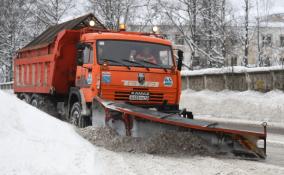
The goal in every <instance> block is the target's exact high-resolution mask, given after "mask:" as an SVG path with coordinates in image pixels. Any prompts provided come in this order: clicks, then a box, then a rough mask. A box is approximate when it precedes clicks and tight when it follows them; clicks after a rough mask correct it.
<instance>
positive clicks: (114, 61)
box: [103, 58, 131, 70]
mask: <svg viewBox="0 0 284 175" xmlns="http://www.w3.org/2000/svg"><path fill="white" fill-rule="evenodd" d="M103 61H110V62H113V63H118V64H122V65H123V66H125V67H127V68H128V69H129V70H130V69H131V68H130V66H128V65H126V64H124V63H123V62H120V61H117V60H112V59H107V58H104V59H103Z"/></svg>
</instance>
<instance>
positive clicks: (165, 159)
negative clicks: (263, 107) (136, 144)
mask: <svg viewBox="0 0 284 175" xmlns="http://www.w3.org/2000/svg"><path fill="white" fill-rule="evenodd" d="M0 104H1V105H0V172H1V173H0V174H4V175H10V174H13V175H14V174H16V175H38V174H44V175H45V174H46V175H50V174H51V175H53V174H54V175H57V174H58V175H61V174H68V175H73V174H74V175H83V174H92V175H95V174H107V175H112V174H113V175H117V174H122V175H123V174H125V175H136V174H139V175H140V174H142V175H143V174H157V175H159V174H163V175H167V174H169V175H170V174H171V175H172V174H178V175H181V174H193V175H201V174H209V175H210V174H212V175H213V174H221V175H229V174H230V175H240V174H242V175H243V174H263V175H269V174H271V175H272V174H273V175H275V174H279V175H280V174H284V165H280V166H275V165H271V164H270V163H269V162H265V161H264V162H257V161H245V160H236V159H217V158H213V157H200V156H193V157H192V156H181V157H176V156H159V155H149V154H133V153H123V152H112V151H108V150H106V149H104V148H101V147H95V146H93V145H91V144H90V143H89V142H87V141H86V140H84V139H83V138H81V137H80V136H79V135H78V134H77V133H76V131H75V130H74V127H72V126H71V125H69V124H68V123H65V122H62V121H60V120H57V119H55V118H53V117H51V116H49V115H47V114H45V113H43V112H41V111H39V110H37V109H35V108H33V107H32V106H29V105H27V104H25V103H24V102H22V101H20V100H18V99H17V98H16V97H15V96H14V95H11V94H7V93H5V92H3V91H0Z"/></svg>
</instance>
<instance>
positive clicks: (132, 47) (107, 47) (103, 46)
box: [97, 40, 173, 68]
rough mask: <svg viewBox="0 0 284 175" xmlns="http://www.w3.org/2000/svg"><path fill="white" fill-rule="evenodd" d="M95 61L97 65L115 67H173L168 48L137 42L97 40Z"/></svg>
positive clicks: (170, 52)
mask: <svg viewBox="0 0 284 175" xmlns="http://www.w3.org/2000/svg"><path fill="white" fill-rule="evenodd" d="M97 59H98V63H99V64H103V63H104V61H107V62H108V64H109V65H115V66H117V65H119V66H120V65H121V66H125V65H127V66H136V67H150V68H171V67H172V66H173V58H172V51H171V47H170V46H166V45H162V44H155V43H148V42H139V41H120V40H99V41H97ZM109 60H113V61H109Z"/></svg>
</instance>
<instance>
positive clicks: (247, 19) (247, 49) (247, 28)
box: [243, 0, 249, 66]
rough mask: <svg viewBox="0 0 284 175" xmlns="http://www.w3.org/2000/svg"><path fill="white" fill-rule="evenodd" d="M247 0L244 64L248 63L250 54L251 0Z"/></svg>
mask: <svg viewBox="0 0 284 175" xmlns="http://www.w3.org/2000/svg"><path fill="white" fill-rule="evenodd" d="M244 1H245V55H244V59H243V64H244V66H247V65H248V54H249V36H248V35H249V26H248V25H249V17H248V16H249V0H244Z"/></svg>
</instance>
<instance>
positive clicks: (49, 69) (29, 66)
mask: <svg viewBox="0 0 284 175" xmlns="http://www.w3.org/2000/svg"><path fill="white" fill-rule="evenodd" d="M175 55H177V56H175ZM182 60H183V52H182V51H181V50H178V51H175V50H174V49H173V45H172V43H171V42H170V41H168V40H166V39H164V38H163V37H162V35H159V34H158V33H157V28H155V30H154V31H153V32H152V33H139V32H128V31H126V30H125V26H124V25H121V26H120V29H119V30H118V31H111V30H108V29H106V28H105V27H104V26H103V25H102V24H101V23H100V22H99V21H98V20H97V18H95V16H94V15H92V14H88V15H85V16H82V17H79V18H76V19H73V20H71V21H67V22H65V23H62V24H59V25H56V26H52V27H50V28H48V29H47V30H46V31H45V32H43V33H42V34H41V35H40V36H38V37H37V38H35V39H34V40H33V41H32V42H30V43H29V44H28V45H27V46H25V47H24V48H22V49H21V50H19V51H18V53H17V56H16V58H15V61H14V92H15V94H16V95H17V96H18V98H20V99H22V100H25V101H26V102H27V103H29V104H31V105H33V106H35V107H37V108H39V109H41V110H43V111H46V112H48V113H50V114H52V115H54V116H57V117H61V118H63V119H64V120H67V121H69V122H70V123H72V124H74V125H76V126H77V127H86V126H90V125H93V126H108V127H111V128H113V129H114V130H116V131H117V132H118V133H119V134H120V135H126V136H134V137H144V136H146V137H147V136H149V135H153V134H155V133H156V132H159V131H161V130H177V131H188V132H191V133H194V134H196V135H199V136H201V137H203V138H204V139H206V140H207V141H208V142H210V144H212V146H214V147H216V148H218V149H219V150H221V151H223V152H227V153H230V154H234V155H236V156H241V157H244V158H249V159H265V157H266V136H267V134H266V125H264V126H263V127H264V131H263V130H261V131H258V132H255V131H248V130H238V129H230V128H226V127H223V126H222V125H220V124H218V123H212V122H207V121H200V120H196V119H194V118H193V115H192V113H191V112H188V111H186V109H182V110H181V109H179V100H180V95H181V75H180V71H181V68H182ZM188 100H189V101H190V100H191V99H188Z"/></svg>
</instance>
